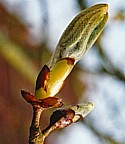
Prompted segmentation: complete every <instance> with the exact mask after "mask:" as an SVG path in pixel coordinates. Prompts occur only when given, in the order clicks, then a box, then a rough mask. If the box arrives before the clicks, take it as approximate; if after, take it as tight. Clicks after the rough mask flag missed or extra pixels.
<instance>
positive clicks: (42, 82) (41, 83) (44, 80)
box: [36, 65, 50, 91]
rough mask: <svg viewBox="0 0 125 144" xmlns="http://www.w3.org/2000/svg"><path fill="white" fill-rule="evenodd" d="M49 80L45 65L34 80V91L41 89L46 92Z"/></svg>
mask: <svg viewBox="0 0 125 144" xmlns="http://www.w3.org/2000/svg"><path fill="white" fill-rule="evenodd" d="M49 78H50V69H49V68H48V66H47V65H44V66H43V68H42V69H41V71H40V73H39V75H38V77H37V80H36V90H38V89H40V88H41V87H43V88H44V90H45V91H47V84H48V80H49Z"/></svg>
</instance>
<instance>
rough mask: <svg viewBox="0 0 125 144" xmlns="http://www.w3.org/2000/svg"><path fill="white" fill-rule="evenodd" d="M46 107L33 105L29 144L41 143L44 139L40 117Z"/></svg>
mask: <svg viewBox="0 0 125 144" xmlns="http://www.w3.org/2000/svg"><path fill="white" fill-rule="evenodd" d="M43 110H44V108H41V107H39V106H33V118H32V123H31V126H30V136H29V144H39V143H40V144H41V142H42V141H43V137H42V133H41V129H40V117H41V113H42V111H43Z"/></svg>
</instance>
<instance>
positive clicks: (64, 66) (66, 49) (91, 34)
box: [35, 4, 108, 99]
mask: <svg viewBox="0 0 125 144" xmlns="http://www.w3.org/2000/svg"><path fill="white" fill-rule="evenodd" d="M107 10H108V5H107V4H97V5H94V6H91V7H89V8H87V9H85V10H83V11H82V12H81V13H79V14H78V15H77V16H76V17H75V18H74V19H73V20H72V22H71V23H70V24H69V26H68V27H67V28H66V30H65V31H64V33H63V34H62V36H61V38H60V40H59V43H58V44H57V47H56V50H55V53H54V54H53V55H52V58H51V59H50V61H49V62H48V64H47V65H45V66H44V67H43V68H42V70H41V71H40V73H39V75H38V77H37V81H36V89H35V96H36V98H38V99H42V98H46V97H52V96H55V95H56V94H57V93H58V92H59V91H60V89H61V87H62V86H63V83H64V80H65V79H66V77H67V76H68V75H69V74H70V72H71V70H72V69H73V67H74V65H75V64H76V62H78V61H79V60H80V59H81V58H82V56H83V54H84V53H85V52H86V51H87V50H88V49H89V48H90V47H91V46H92V45H93V43H94V42H95V41H96V39H97V38H98V36H99V35H100V33H101V31H102V30H103V28H104V26H105V24H106V22H107V19H108V13H107Z"/></svg>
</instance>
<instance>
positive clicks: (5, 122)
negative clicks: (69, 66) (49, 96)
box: [0, 0, 125, 144]
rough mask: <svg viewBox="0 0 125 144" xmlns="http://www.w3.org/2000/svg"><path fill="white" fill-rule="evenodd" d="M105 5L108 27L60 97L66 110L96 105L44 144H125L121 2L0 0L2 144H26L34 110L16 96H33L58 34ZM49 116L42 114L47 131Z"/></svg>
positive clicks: (124, 15)
mask: <svg viewBox="0 0 125 144" xmlns="http://www.w3.org/2000/svg"><path fill="white" fill-rule="evenodd" d="M97 2H101V3H102V2H106V3H108V4H109V14H110V17H109V21H108V24H107V25H106V27H105V30H104V31H103V33H102V35H101V36H100V37H99V38H98V40H97V42H96V44H95V45H94V46H93V48H92V49H91V50H90V51H89V53H87V55H85V56H84V58H83V60H81V61H80V62H79V63H78V64H77V65H76V66H75V68H74V69H73V71H72V73H71V74H70V76H69V77H68V79H67V80H66V82H65V85H64V87H63V89H62V90H61V92H60V93H59V94H58V95H59V96H60V97H61V98H63V101H64V103H65V104H77V103H80V102H83V101H94V103H95V109H94V111H93V112H92V113H91V114H90V115H89V116H88V117H86V118H85V119H84V120H83V121H81V122H79V123H77V124H73V125H71V126H69V127H67V128H65V129H63V130H57V131H55V132H52V133H51V134H50V136H49V137H48V138H47V139H46V144H57V143H60V144H75V143H78V144H81V143H84V144H125V63H124V59H125V40H124V39H125V2H124V0H119V1H118V0H116V1H113V0H111V1H110V2H109V1H102V0H100V1H96V0H88V1H87V0H74V1H73V0H69V1H66V0H63V1H57V0H52V1H49V0H36V1H30V0H22V1H19V0H0V143H4V144H22V143H23V144H26V143H28V136H29V126H30V123H31V118H32V107H31V106H30V105H29V104H27V103H26V102H25V101H24V100H23V98H22V97H21V95H20V90H21V89H25V90H29V91H31V92H34V86H35V80H36V77H37V74H38V72H39V70H40V69H41V67H42V66H43V65H44V64H45V63H47V62H48V60H49V59H50V57H51V54H52V52H53V51H54V49H55V47H56V43H57V41H58V40H59V37H60V36H61V33H62V32H63V30H64V29H65V28H66V26H67V25H68V23H69V22H70V21H71V19H72V18H73V17H74V16H75V15H76V14H77V13H78V12H80V11H81V10H82V9H84V8H86V7H88V6H90V5H92V4H96V3H97ZM51 113H52V110H49V111H47V112H46V113H44V115H43V116H42V119H41V127H42V128H44V127H46V126H47V125H48V122H49V116H50V114H51Z"/></svg>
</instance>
